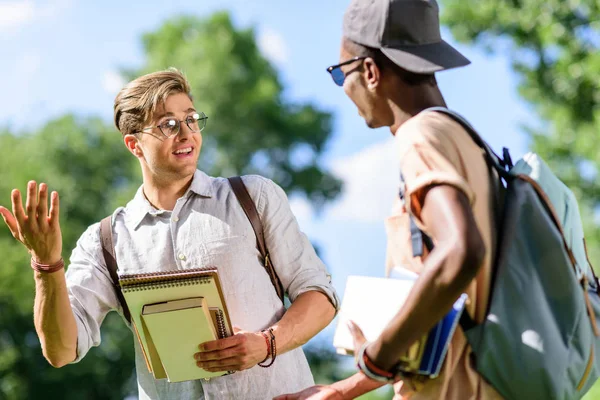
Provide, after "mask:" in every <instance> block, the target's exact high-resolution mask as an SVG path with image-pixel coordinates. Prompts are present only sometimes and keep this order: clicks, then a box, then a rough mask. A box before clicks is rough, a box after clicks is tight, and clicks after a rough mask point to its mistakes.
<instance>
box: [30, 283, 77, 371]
mask: <svg viewBox="0 0 600 400" xmlns="http://www.w3.org/2000/svg"><path fill="white" fill-rule="evenodd" d="M34 276H35V286H36V294H35V305H34V323H35V329H36V331H37V334H38V336H39V338H40V342H41V345H42V351H43V353H44V357H46V359H47V360H48V362H49V363H50V364H52V366H54V367H57V368H59V367H62V366H63V365H65V364H68V363H70V362H71V361H73V360H74V359H75V358H76V355H77V325H76V323H75V317H74V315H73V311H72V309H71V304H70V302H69V295H68V292H67V283H66V279H65V273H64V271H58V272H53V273H44V272H37V271H36V272H34Z"/></svg>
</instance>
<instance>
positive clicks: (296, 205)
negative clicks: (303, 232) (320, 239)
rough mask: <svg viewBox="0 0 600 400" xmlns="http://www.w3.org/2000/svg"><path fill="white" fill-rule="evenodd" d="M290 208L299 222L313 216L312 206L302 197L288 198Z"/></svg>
mask: <svg viewBox="0 0 600 400" xmlns="http://www.w3.org/2000/svg"><path fill="white" fill-rule="evenodd" d="M290 208H291V209H292V212H293V213H294V216H295V217H296V219H297V220H298V221H299V222H301V223H302V222H307V221H310V219H311V218H312V216H313V211H312V206H311V205H310V203H309V202H308V200H306V199H305V198H303V197H292V198H290Z"/></svg>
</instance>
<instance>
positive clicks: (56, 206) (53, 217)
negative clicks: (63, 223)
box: [48, 192, 60, 226]
mask: <svg viewBox="0 0 600 400" xmlns="http://www.w3.org/2000/svg"><path fill="white" fill-rule="evenodd" d="M59 215H60V202H59V198H58V192H52V195H51V196H50V219H49V220H48V223H49V224H50V226H58V217H59Z"/></svg>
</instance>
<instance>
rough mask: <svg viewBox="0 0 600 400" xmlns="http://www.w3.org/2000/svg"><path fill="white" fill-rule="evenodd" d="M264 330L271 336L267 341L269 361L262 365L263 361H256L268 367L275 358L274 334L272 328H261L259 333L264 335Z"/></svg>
mask: <svg viewBox="0 0 600 400" xmlns="http://www.w3.org/2000/svg"><path fill="white" fill-rule="evenodd" d="M266 332H268V333H269V335H270V336H271V341H270V343H269V355H270V356H271V362H270V363H268V364H267V365H263V363H264V361H261V362H260V363H258V365H259V366H261V367H263V368H268V367H270V366H271V365H273V363H274V362H275V358H276V357H277V345H276V343H275V334H274V333H273V328H269V329H265V330H262V331H261V332H260V333H262V334H263V335H264V336H265V337H266ZM267 358H268V357H267ZM265 360H266V359H265Z"/></svg>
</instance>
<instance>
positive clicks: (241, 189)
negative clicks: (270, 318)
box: [227, 176, 284, 302]
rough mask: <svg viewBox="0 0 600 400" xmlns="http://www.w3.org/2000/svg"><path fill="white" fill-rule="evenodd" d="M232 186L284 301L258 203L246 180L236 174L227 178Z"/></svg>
mask: <svg viewBox="0 0 600 400" xmlns="http://www.w3.org/2000/svg"><path fill="white" fill-rule="evenodd" d="M227 180H228V181H229V184H230V185H231V188H232V189H233V193H235V197H237V199H238V201H239V202H240V205H241V206H242V209H243V210H244V213H246V216H247V217H248V220H249V221H250V224H251V225H252V229H253V230H254V234H255V235H256V243H257V244H258V250H259V251H260V254H261V255H262V256H263V258H264V265H265V269H266V270H267V274H268V275H269V278H271V283H272V284H273V287H274V288H275V292H277V296H278V297H279V299H280V300H281V301H282V302H283V296H284V290H283V285H282V284H281V281H280V280H279V277H278V276H277V272H275V268H274V267H273V264H272V263H271V258H270V256H269V249H267V245H266V243H265V235H264V230H263V225H262V222H261V220H260V216H259V215H258V210H257V209H256V205H255V204H254V201H253V200H252V197H250V193H248V189H247V188H246V185H245V184H244V181H243V180H242V178H240V177H239V176H234V177H232V178H228V179H227Z"/></svg>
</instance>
